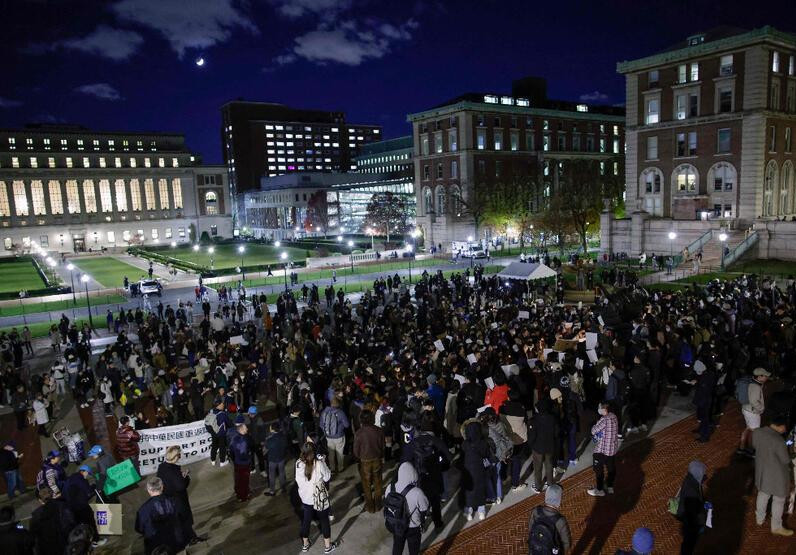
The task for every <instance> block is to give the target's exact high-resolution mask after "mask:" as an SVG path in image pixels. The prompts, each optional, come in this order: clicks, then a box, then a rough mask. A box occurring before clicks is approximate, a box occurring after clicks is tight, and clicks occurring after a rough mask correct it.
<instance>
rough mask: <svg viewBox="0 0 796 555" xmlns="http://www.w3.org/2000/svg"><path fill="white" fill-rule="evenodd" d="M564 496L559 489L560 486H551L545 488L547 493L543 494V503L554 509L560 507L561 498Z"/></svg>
mask: <svg viewBox="0 0 796 555" xmlns="http://www.w3.org/2000/svg"><path fill="white" fill-rule="evenodd" d="M563 494H564V491H563V490H562V489H561V486H559V485H558V484H553V485H551V486H548V487H547V491H546V492H545V494H544V502H545V504H547V505H550V506H551V507H555V508H556V509H557V508H559V507H560V506H561V496H562V495H563Z"/></svg>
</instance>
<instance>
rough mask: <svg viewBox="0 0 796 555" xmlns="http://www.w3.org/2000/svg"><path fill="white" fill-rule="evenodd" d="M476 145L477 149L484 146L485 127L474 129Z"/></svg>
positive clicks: (482, 148) (481, 148)
mask: <svg viewBox="0 0 796 555" xmlns="http://www.w3.org/2000/svg"><path fill="white" fill-rule="evenodd" d="M476 147H477V148H478V150H484V149H485V148H486V129H481V128H479V129H477V130H476Z"/></svg>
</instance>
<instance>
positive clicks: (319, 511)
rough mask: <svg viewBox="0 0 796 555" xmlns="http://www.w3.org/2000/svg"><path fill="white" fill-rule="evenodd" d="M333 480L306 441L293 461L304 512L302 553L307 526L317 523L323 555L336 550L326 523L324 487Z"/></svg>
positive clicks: (306, 545) (307, 546)
mask: <svg viewBox="0 0 796 555" xmlns="http://www.w3.org/2000/svg"><path fill="white" fill-rule="evenodd" d="M331 479H332V472H331V471H330V470H329V467H328V466H327V465H326V460H325V458H324V457H323V456H320V455H317V454H316V452H315V444H314V443H312V442H311V441H308V442H306V443H305V444H304V446H303V447H302V448H301V455H300V456H299V458H298V460H297V461H296V485H297V486H298V493H299V497H300V498H301V505H302V509H303V516H302V519H301V532H300V536H301V552H302V553H306V552H307V551H309V550H310V546H311V545H312V544H311V543H310V524H312V521H313V520H317V521H318V526H319V527H320V529H321V534H322V535H323V543H324V550H323V552H324V553H331V552H332V551H334V550H335V549H337V542H333V541H332V528H331V524H330V523H329V508H330V507H331V504H330V502H329V489H328V487H327V486H326V484H327V483H328V482H329V480H331Z"/></svg>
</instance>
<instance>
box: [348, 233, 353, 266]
mask: <svg viewBox="0 0 796 555" xmlns="http://www.w3.org/2000/svg"><path fill="white" fill-rule="evenodd" d="M348 250H349V253H348V256H349V257H350V258H351V274H352V275H353V274H354V242H353V241H352V240H350V239H349V240H348Z"/></svg>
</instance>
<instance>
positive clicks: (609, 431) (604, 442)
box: [591, 412, 619, 457]
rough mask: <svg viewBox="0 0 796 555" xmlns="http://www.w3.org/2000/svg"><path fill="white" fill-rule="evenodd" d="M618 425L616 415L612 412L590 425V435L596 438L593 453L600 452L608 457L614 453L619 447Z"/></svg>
mask: <svg viewBox="0 0 796 555" xmlns="http://www.w3.org/2000/svg"><path fill="white" fill-rule="evenodd" d="M618 427H619V426H618V421H617V419H616V415H615V414H614V413H612V412H609V413H608V414H606V415H605V416H603V417H602V418H600V419H599V420H598V421H597V423H596V424H595V425H594V426H592V429H591V435H592V436H594V437H596V438H597V445H596V447H595V448H594V452H595V453H602V454H603V455H607V456H609V457H612V456H614V455H616V452H617V450H618V449H619V438H618V437H617V429H618Z"/></svg>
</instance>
